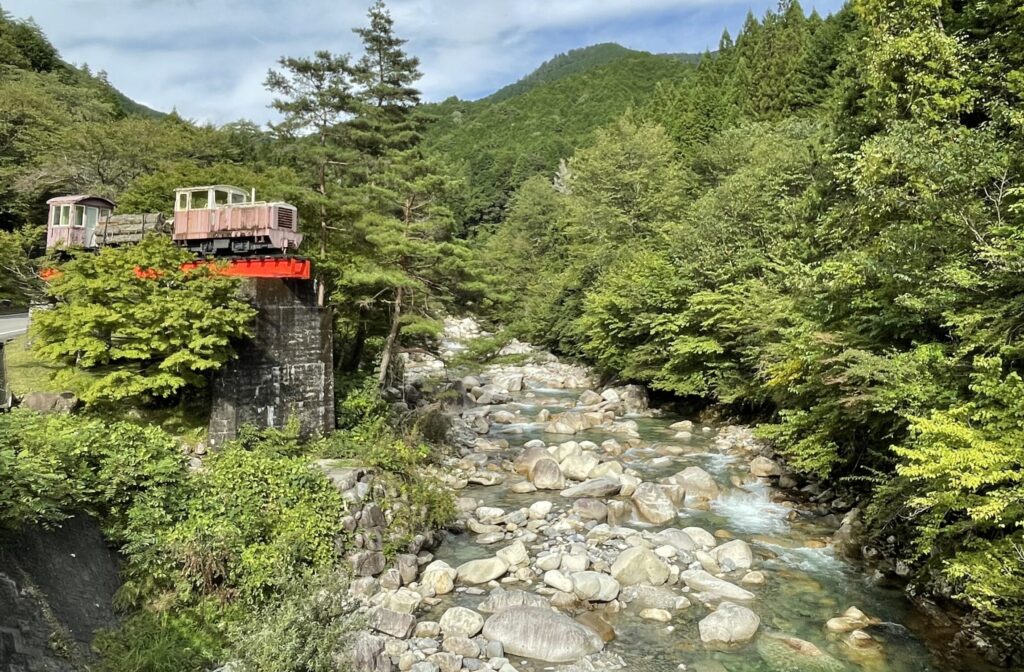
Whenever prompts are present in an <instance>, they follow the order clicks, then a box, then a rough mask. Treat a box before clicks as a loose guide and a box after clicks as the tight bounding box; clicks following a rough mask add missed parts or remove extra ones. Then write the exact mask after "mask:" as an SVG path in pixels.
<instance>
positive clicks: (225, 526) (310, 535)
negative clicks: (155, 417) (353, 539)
mask: <svg viewBox="0 0 1024 672" xmlns="http://www.w3.org/2000/svg"><path fill="white" fill-rule="evenodd" d="M295 445H296V444H295V442H294V437H289V436H288V435H286V434H281V433H279V432H265V433H262V434H259V435H254V434H247V435H245V436H243V437H242V438H241V439H240V440H239V441H236V442H233V443H230V444H228V445H227V446H225V447H223V448H221V449H220V450H219V451H217V452H216V453H215V454H213V455H211V456H210V457H208V458H207V459H206V461H205V464H204V468H203V469H202V470H201V471H198V472H193V474H192V475H191V477H190V479H189V488H188V491H187V492H186V493H183V499H182V500H181V501H179V502H178V503H177V505H176V506H175V507H166V506H164V507H161V508H160V509H159V510H154V508H153V507H152V505H151V503H150V502H146V506H144V507H142V508H141V509H140V510H139V511H137V512H133V515H132V516H131V518H130V520H129V525H128V530H129V535H130V537H131V538H132V540H133V542H132V543H131V544H130V545H129V547H128V551H129V567H128V570H127V573H128V576H129V577H131V579H132V581H133V583H130V584H128V590H129V591H135V592H136V593H137V594H139V595H140V596H141V595H145V594H146V593H147V592H149V591H150V590H152V589H153V588H159V587H160V583H162V581H161V579H165V580H167V581H168V584H167V585H165V586H164V588H165V589H166V588H170V589H173V590H175V591H176V592H177V594H178V597H179V599H183V600H191V599H196V598H198V597H202V596H206V595H219V596H221V597H222V598H227V599H239V600H243V601H244V602H246V603H248V604H250V605H258V604H260V603H262V601H263V600H264V599H266V598H267V597H268V596H270V595H271V594H273V593H274V591H276V590H278V589H280V587H281V586H283V585H284V584H285V583H287V581H288V580H289V579H290V578H292V577H294V576H296V575H298V574H302V573H303V572H305V571H307V570H310V571H316V570H320V569H324V568H327V567H330V566H332V564H333V562H334V557H335V555H334V538H335V536H336V535H338V534H339V533H340V531H341V522H340V521H341V515H342V514H343V512H344V510H345V506H344V504H343V503H342V501H341V496H340V494H339V493H338V492H337V490H335V489H334V487H332V486H331V484H330V483H329V482H328V481H327V479H326V478H325V477H324V476H323V474H322V473H320V472H319V471H317V470H316V469H315V467H313V466H312V465H311V464H310V462H309V460H308V458H305V457H302V456H292V454H293V453H294V452H295ZM161 516H168V517H169V520H167V522H165V523H164V524H163V525H161V526H159V527H156V526H154V525H153V522H154V520H158V519H159V518H160V517H161ZM154 529H156V530H157V532H156V533H155V534H154V533H153V531H152V530H154ZM154 580H156V584H155V585H153V586H152V587H149V586H146V585H142V584H141V583H140V582H151V581H154Z"/></svg>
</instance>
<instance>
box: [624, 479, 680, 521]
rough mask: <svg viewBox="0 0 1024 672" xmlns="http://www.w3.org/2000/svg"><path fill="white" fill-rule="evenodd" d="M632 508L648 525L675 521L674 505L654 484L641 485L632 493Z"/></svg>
mask: <svg viewBox="0 0 1024 672" xmlns="http://www.w3.org/2000/svg"><path fill="white" fill-rule="evenodd" d="M632 501H633V506H635V507H636V510H637V512H639V513H640V515H641V516H643V517H644V519H645V520H646V521H647V522H649V523H654V524H655V525H660V524H662V523H667V522H669V521H670V520H675V517H676V514H677V511H676V507H675V504H673V503H672V500H671V499H669V498H668V496H667V495H666V494H665V493H664V491H663V490H662V489H661V488H660V487H658V485H657V484H656V483H641V484H640V485H638V486H637V487H636V490H635V491H634V492H633V497H632Z"/></svg>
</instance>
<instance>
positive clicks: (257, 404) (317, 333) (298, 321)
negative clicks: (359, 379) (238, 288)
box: [210, 278, 334, 446]
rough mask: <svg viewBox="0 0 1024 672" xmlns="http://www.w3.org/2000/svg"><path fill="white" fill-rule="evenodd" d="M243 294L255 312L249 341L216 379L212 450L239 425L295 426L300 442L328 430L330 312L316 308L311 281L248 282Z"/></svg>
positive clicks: (331, 420)
mask: <svg viewBox="0 0 1024 672" xmlns="http://www.w3.org/2000/svg"><path fill="white" fill-rule="evenodd" d="M243 293H244V294H245V295H246V296H247V297H248V298H249V300H251V301H252V303H253V305H255V306H256V308H257V310H258V313H257V315H256V318H255V323H254V325H253V336H252V338H251V339H250V340H249V341H247V342H246V343H244V344H243V345H242V346H241V347H240V348H239V353H238V358H237V359H236V360H234V361H233V362H230V363H229V364H228V365H226V366H225V367H224V368H223V369H222V370H221V371H220V372H219V373H218V374H217V376H216V377H215V378H214V381H213V390H212V408H211V412H210V444H211V445H212V446H219V445H221V444H223V443H224V442H225V441H228V440H230V439H233V438H234V437H235V436H236V435H237V433H238V430H239V429H240V428H241V427H242V426H244V425H253V426H256V427H260V428H264V427H283V426H285V424H286V423H287V422H288V420H289V418H292V417H295V418H296V419H297V420H298V423H299V428H300V430H301V432H302V434H303V435H304V436H312V435H316V434H327V433H329V432H330V431H331V430H332V429H333V428H334V356H333V341H332V324H331V313H330V310H329V309H323V308H320V307H318V306H317V301H316V291H315V287H314V284H313V281H312V280H293V279H277V278H249V279H246V280H244V281H243Z"/></svg>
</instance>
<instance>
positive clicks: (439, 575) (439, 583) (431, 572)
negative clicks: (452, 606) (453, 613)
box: [420, 560, 458, 595]
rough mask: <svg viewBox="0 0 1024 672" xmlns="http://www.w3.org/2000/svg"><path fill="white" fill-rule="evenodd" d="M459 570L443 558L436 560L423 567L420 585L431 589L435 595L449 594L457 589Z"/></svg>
mask: <svg viewBox="0 0 1024 672" xmlns="http://www.w3.org/2000/svg"><path fill="white" fill-rule="evenodd" d="M457 576H458V572H457V571H456V570H454V569H452V567H451V566H449V565H448V563H446V562H444V561H443V560H435V561H434V562H432V563H430V564H429V565H427V566H426V567H425V568H424V569H423V573H422V574H421V575H420V585H422V586H424V587H427V588H429V589H430V592H431V593H432V594H433V595H447V594H448V593H450V592H452V590H454V589H455V579H456V577H457Z"/></svg>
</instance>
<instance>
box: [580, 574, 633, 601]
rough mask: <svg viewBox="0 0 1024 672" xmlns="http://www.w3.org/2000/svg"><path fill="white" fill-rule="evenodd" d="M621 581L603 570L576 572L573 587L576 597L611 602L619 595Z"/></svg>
mask: <svg viewBox="0 0 1024 672" xmlns="http://www.w3.org/2000/svg"><path fill="white" fill-rule="evenodd" d="M620 588H621V587H620V586H619V582H618V581H616V580H615V579H613V578H612V577H610V576H608V575H607V574H602V573H601V572H576V573H575V574H573V575H572V589H573V592H574V593H575V594H576V597H578V598H580V599H581V600H589V601H590V602H611V601H612V600H614V599H615V598H616V597H618V596H619V590H620Z"/></svg>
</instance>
